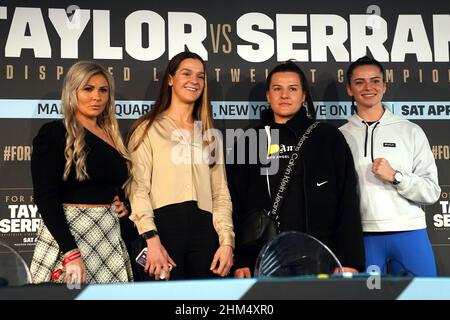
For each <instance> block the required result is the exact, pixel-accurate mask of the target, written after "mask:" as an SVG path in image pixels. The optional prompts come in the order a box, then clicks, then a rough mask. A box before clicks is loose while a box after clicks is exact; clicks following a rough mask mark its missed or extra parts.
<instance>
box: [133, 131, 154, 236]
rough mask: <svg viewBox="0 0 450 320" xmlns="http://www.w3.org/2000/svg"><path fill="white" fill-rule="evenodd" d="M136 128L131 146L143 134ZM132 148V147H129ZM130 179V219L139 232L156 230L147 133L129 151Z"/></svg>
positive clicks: (150, 151) (151, 163)
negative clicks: (134, 148) (151, 197)
mask: <svg viewBox="0 0 450 320" xmlns="http://www.w3.org/2000/svg"><path fill="white" fill-rule="evenodd" d="M141 128H142V127H141ZM141 128H138V129H137V130H136V132H135V133H134V135H133V137H132V141H130V146H131V147H132V146H133V144H134V143H135V141H137V139H138V137H139V136H140V135H141V134H143V131H144V130H142V129H141ZM130 150H132V148H130ZM131 161H132V163H133V167H132V176H133V177H132V180H131V184H130V203H131V215H130V219H131V220H132V221H133V222H134V223H135V224H136V227H137V229H138V232H139V234H143V233H144V232H147V231H150V230H156V225H155V222H154V213H153V208H152V205H151V200H150V190H151V184H152V166H153V152H152V146H151V143H150V139H149V138H148V135H147V136H146V137H144V140H143V141H142V143H141V144H140V145H139V146H138V147H137V149H136V150H134V151H132V152H131Z"/></svg>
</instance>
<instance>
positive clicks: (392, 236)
mask: <svg viewBox="0 0 450 320" xmlns="http://www.w3.org/2000/svg"><path fill="white" fill-rule="evenodd" d="M347 81H348V82H347V93H348V95H349V96H351V97H352V99H353V101H354V102H356V105H355V109H356V114H354V115H353V116H352V117H351V118H350V119H349V121H348V123H347V124H345V125H343V126H342V127H341V128H340V129H341V131H342V133H343V134H344V136H345V138H346V140H347V142H348V144H349V146H350V149H351V151H352V154H353V158H354V161H355V167H356V171H357V173H358V183H359V189H360V197H361V215H362V225H363V231H364V244H365V252H366V267H369V266H374V265H376V266H378V267H379V268H380V269H381V272H382V273H391V274H395V275H400V274H407V275H411V276H436V264H435V260H434V255H433V250H432V248H431V244H430V241H429V238H428V234H427V230H426V221H425V212H424V211H423V210H422V208H421V207H420V206H421V205H424V204H433V203H434V202H436V201H437V200H438V198H439V195H440V192H441V189H440V187H439V183H438V174H437V168H436V164H435V161H434V157H433V154H432V152H431V148H430V145H429V143H428V140H427V137H426V135H425V133H424V132H423V130H422V129H421V128H420V127H419V126H418V125H416V124H414V123H412V122H410V121H408V120H406V119H403V118H400V117H398V116H396V115H394V114H392V113H391V112H390V111H389V110H388V109H387V108H385V107H384V106H383V104H382V98H383V95H384V93H385V92H386V81H385V78H384V69H383V66H382V65H381V64H380V63H379V62H378V61H376V60H374V59H371V58H368V57H363V58H360V59H358V60H356V61H355V62H353V63H352V64H351V65H350V66H349V68H348V70H347ZM387 267H390V270H388V269H387Z"/></svg>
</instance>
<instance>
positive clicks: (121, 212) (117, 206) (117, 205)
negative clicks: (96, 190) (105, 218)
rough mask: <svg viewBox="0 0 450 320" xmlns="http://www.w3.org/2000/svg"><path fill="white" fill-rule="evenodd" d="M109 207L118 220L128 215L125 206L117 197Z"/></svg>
mask: <svg viewBox="0 0 450 320" xmlns="http://www.w3.org/2000/svg"><path fill="white" fill-rule="evenodd" d="M111 207H112V208H113V210H114V211H115V212H116V213H117V216H118V217H119V218H123V217H126V216H127V215H128V214H129V212H128V210H127V207H126V206H125V204H124V203H123V202H122V201H120V198H119V196H115V197H114V199H113V203H112V204H111Z"/></svg>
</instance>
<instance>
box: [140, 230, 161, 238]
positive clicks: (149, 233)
mask: <svg viewBox="0 0 450 320" xmlns="http://www.w3.org/2000/svg"><path fill="white" fill-rule="evenodd" d="M157 235H158V231H156V230H150V231H147V232H144V233H143V234H141V236H142V238H144V240H148V239H151V238H153V237H154V236H157Z"/></svg>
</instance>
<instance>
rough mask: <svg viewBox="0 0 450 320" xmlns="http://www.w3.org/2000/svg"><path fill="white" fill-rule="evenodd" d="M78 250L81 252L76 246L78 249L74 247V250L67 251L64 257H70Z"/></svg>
mask: <svg viewBox="0 0 450 320" xmlns="http://www.w3.org/2000/svg"><path fill="white" fill-rule="evenodd" d="M76 252H80V249H78V248H76V249H72V250H69V251H67V252H66V253H64V254H63V259H65V258H66V257H68V256H70V255H71V254H73V253H76Z"/></svg>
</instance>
